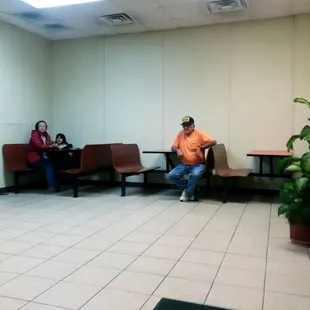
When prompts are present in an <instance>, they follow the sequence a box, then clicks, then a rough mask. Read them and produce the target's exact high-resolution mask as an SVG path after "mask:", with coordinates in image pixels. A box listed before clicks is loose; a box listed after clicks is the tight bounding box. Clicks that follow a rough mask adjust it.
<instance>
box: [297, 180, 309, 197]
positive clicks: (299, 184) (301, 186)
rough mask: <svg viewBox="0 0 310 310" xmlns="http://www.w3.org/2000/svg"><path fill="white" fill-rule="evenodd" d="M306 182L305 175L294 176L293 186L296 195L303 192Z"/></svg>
mask: <svg viewBox="0 0 310 310" xmlns="http://www.w3.org/2000/svg"><path fill="white" fill-rule="evenodd" d="M308 182H309V179H308V178H305V177H300V178H296V179H295V180H294V186H295V189H296V192H297V195H299V196H300V195H302V194H303V192H304V190H305V189H306V188H307V186H308Z"/></svg>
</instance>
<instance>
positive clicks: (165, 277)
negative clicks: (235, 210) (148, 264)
mask: <svg viewBox="0 0 310 310" xmlns="http://www.w3.org/2000/svg"><path fill="white" fill-rule="evenodd" d="M200 204H201V202H199V203H197V204H196V206H195V207H194V208H192V209H191V210H190V211H189V212H187V213H186V214H185V215H184V216H183V217H182V218H181V219H183V218H184V217H185V216H186V215H187V214H189V213H190V212H191V211H192V210H193V209H195V208H197V206H199V205H200ZM221 206H222V204H221V205H219V207H218V208H217V210H216V211H215V212H214V214H213V215H212V216H211V217H210V219H209V220H208V221H207V223H206V224H205V225H204V226H203V227H202V229H201V230H200V231H199V233H197V235H196V237H195V238H194V240H193V241H192V242H191V243H190V244H189V246H188V247H187V248H186V249H185V250H184V252H183V254H182V255H181V256H180V258H179V259H178V260H177V261H176V263H175V264H174V265H173V266H172V268H171V269H170V271H169V272H168V273H167V275H166V276H164V278H163V280H162V281H161V282H160V283H159V284H158V286H157V287H156V288H155V289H154V291H153V292H152V294H150V296H149V298H148V299H147V300H146V302H145V303H144V304H143V305H142V307H141V308H140V310H142V308H143V307H144V306H145V304H146V303H147V302H148V301H149V300H150V298H151V297H152V296H153V294H154V293H155V292H156V290H157V289H158V288H159V286H160V285H161V284H162V283H163V282H164V281H165V280H166V279H167V277H168V276H169V274H170V273H171V271H172V270H173V269H174V267H175V266H176V265H177V264H178V263H179V262H180V261H181V259H182V257H183V256H184V254H185V253H186V252H187V251H188V249H189V248H190V246H191V245H192V244H193V243H194V241H195V240H196V238H197V237H198V236H199V234H200V233H201V232H202V231H203V230H204V228H205V227H206V226H207V225H208V223H209V222H210V221H211V220H212V219H213V217H214V216H215V214H216V213H217V212H218V210H219V209H220V208H221ZM181 219H180V220H179V221H178V222H180V221H181ZM178 222H177V223H178ZM177 223H176V224H177ZM176 224H175V225H176ZM175 225H173V226H175ZM173 226H172V227H173ZM172 227H171V228H172ZM163 235H164V234H163ZM187 280H190V279H187ZM193 281H194V280H193ZM200 282H205V281H200ZM154 296H156V295H154ZM156 297H160V296H156Z"/></svg>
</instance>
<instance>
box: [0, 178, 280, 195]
mask: <svg viewBox="0 0 310 310" xmlns="http://www.w3.org/2000/svg"><path fill="white" fill-rule="evenodd" d="M79 183H80V185H81V186H87V185H93V186H102V187H111V183H110V182H109V181H100V180H80V181H79ZM120 186H121V182H120V181H115V182H113V187H120ZM126 187H131V188H143V187H144V184H143V183H141V182H127V183H126ZM147 187H148V188H149V189H158V190H164V189H167V190H168V189H176V186H175V185H173V184H168V183H148V186H147ZM19 188H20V190H21V191H22V190H27V189H36V188H42V182H41V183H37V182H35V183H28V184H23V185H20V187H19ZM200 189H201V191H207V190H208V189H212V191H215V192H220V191H221V189H222V187H221V186H211V187H210V188H208V187H207V186H205V185H204V186H200ZM231 189H233V191H234V192H235V193H238V194H240V193H247V194H258V195H268V196H269V195H276V194H278V193H279V190H277V189H256V188H244V187H238V186H236V187H232V188H231ZM12 192H14V186H7V187H2V188H0V195H5V194H8V193H12Z"/></svg>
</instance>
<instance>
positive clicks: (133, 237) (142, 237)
mask: <svg viewBox="0 0 310 310" xmlns="http://www.w3.org/2000/svg"><path fill="white" fill-rule="evenodd" d="M160 237H161V235H160V234H146V233H139V232H133V233H131V234H129V235H128V236H127V237H125V238H124V239H123V241H130V242H141V243H146V244H152V243H154V242H155V241H156V240H157V239H159V238H160Z"/></svg>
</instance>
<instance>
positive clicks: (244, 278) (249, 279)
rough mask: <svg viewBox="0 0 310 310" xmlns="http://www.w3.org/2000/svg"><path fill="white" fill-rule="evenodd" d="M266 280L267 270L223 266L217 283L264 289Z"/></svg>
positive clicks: (216, 280)
mask: <svg viewBox="0 0 310 310" xmlns="http://www.w3.org/2000/svg"><path fill="white" fill-rule="evenodd" d="M264 281H265V271H253V270H244V269H235V268H228V267H221V268H220V270H219V272H218V274H217V277H216V279H215V283H216V284H217V283H219V284H227V285H236V286H243V287H247V288H257V289H261V290H262V289H263V288H264Z"/></svg>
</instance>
